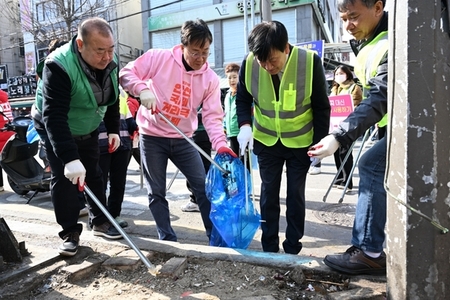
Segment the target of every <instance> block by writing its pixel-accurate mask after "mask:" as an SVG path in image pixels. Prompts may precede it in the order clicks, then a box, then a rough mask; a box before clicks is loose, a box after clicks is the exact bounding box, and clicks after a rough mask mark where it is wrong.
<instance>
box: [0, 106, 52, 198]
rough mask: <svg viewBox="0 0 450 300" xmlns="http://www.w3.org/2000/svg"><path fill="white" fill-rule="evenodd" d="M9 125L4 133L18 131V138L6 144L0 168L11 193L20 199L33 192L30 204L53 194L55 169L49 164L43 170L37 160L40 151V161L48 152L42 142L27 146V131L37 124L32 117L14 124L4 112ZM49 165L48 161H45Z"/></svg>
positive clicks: (16, 132)
mask: <svg viewBox="0 0 450 300" xmlns="http://www.w3.org/2000/svg"><path fill="white" fill-rule="evenodd" d="M0 114H1V115H3V116H4V117H5V118H6V119H8V122H7V123H6V124H5V125H4V127H3V128H2V129H0V130H1V131H14V132H15V134H14V135H13V136H11V138H10V139H9V140H8V141H7V142H6V143H5V146H4V147H3V150H2V152H1V155H0V165H1V167H2V168H3V170H4V171H5V173H6V175H7V179H8V183H9V185H10V187H11V189H12V190H13V191H14V192H15V193H16V194H18V195H21V196H25V195H27V194H28V193H29V192H30V191H32V192H33V194H31V196H29V197H26V198H27V199H28V201H27V204H29V203H30V201H31V199H33V198H34V196H36V195H37V194H38V193H39V192H48V191H50V181H51V169H50V166H49V165H48V163H47V164H46V165H45V164H44V166H42V165H41V164H40V163H39V162H38V161H37V160H36V158H35V156H36V154H37V153H38V151H39V150H40V153H39V156H40V158H42V157H45V153H44V152H45V149H44V148H43V147H42V146H41V147H40V145H39V143H40V141H34V142H32V143H31V144H29V143H28V142H27V130H28V126H29V125H30V123H31V122H33V120H32V119H31V118H30V117H28V116H18V117H15V118H14V119H13V120H11V119H9V118H8V117H7V116H6V115H5V114H4V113H3V110H2V109H1V106H0ZM44 162H45V160H44Z"/></svg>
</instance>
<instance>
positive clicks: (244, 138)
mask: <svg viewBox="0 0 450 300" xmlns="http://www.w3.org/2000/svg"><path fill="white" fill-rule="evenodd" d="M237 140H238V142H239V150H240V152H241V156H244V155H245V148H247V146H248V150H253V134H252V127H251V126H250V125H243V126H242V127H241V128H240V129H239V134H238V136H237Z"/></svg>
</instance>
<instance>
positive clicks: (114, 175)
mask: <svg viewBox="0 0 450 300" xmlns="http://www.w3.org/2000/svg"><path fill="white" fill-rule="evenodd" d="M129 160H130V150H118V151H115V152H113V153H105V154H101V155H100V159H99V165H100V168H101V169H102V173H103V183H104V191H105V193H106V189H107V186H108V182H109V196H108V199H107V206H108V211H109V213H110V214H111V216H112V217H113V218H116V217H118V216H120V211H121V210H122V202H123V196H124V194H125V184H126V181H127V168H128V163H129ZM108 178H109V180H108Z"/></svg>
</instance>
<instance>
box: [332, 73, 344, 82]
mask: <svg viewBox="0 0 450 300" xmlns="http://www.w3.org/2000/svg"><path fill="white" fill-rule="evenodd" d="M346 80H347V76H346V75H345V74H344V75H336V76H335V77H334V81H336V82H337V83H338V84H341V83H343V82H344V81H346Z"/></svg>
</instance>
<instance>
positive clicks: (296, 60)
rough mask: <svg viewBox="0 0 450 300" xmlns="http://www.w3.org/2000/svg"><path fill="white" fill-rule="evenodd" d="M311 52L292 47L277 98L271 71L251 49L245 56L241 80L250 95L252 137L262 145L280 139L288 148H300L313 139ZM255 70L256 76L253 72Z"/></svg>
mask: <svg viewBox="0 0 450 300" xmlns="http://www.w3.org/2000/svg"><path fill="white" fill-rule="evenodd" d="M313 61H314V52H312V51H310V50H306V49H300V48H298V47H294V48H293V49H292V52H291V55H289V58H288V61H287V63H286V66H285V69H284V72H283V76H282V78H281V81H280V88H279V100H278V101H277V99H276V95H275V89H274V86H273V83H272V77H271V75H270V74H269V73H268V72H267V71H266V70H265V69H264V68H262V67H261V66H260V65H259V63H258V62H257V60H256V59H255V57H254V55H253V53H250V54H249V55H248V57H247V62H246V65H245V70H246V71H245V84H246V86H247V91H248V92H249V93H250V94H252V96H253V98H254V103H255V105H254V120H253V137H254V138H255V140H258V141H259V142H261V143H262V144H264V145H266V146H273V145H275V143H276V142H277V141H278V139H280V140H281V142H282V143H283V145H285V146H286V147H289V148H304V147H308V146H309V145H311V143H312V140H313V134H314V130H313V122H312V121H313V114H312V109H311V93H312V77H313V76H312V74H313ZM253 74H258V76H253Z"/></svg>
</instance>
